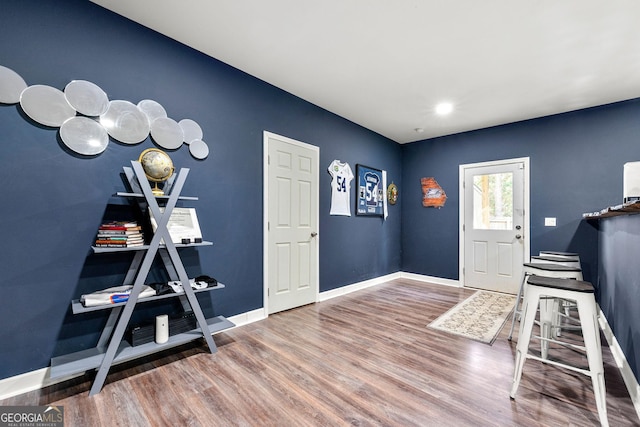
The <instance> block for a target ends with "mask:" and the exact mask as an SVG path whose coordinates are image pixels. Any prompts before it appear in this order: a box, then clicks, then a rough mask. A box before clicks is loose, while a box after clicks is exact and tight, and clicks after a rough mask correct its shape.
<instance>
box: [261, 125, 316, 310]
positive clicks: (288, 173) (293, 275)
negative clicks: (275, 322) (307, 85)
mask: <svg viewBox="0 0 640 427" xmlns="http://www.w3.org/2000/svg"><path fill="white" fill-rule="evenodd" d="M265 149H266V151H267V153H268V161H267V170H268V171H267V181H268V182H267V194H266V197H265V204H266V206H265V209H266V211H267V236H266V241H267V244H266V247H265V258H266V261H265V263H266V267H265V269H266V273H265V277H266V282H267V283H266V289H265V291H266V294H267V298H266V302H265V304H266V306H267V307H268V312H269V313H276V312H278V311H282V310H288V309H290V308H294V307H298V306H301V305H305V304H309V303H312V302H315V301H316V299H317V294H318V239H317V238H316V237H315V236H317V230H318V179H319V176H318V170H319V169H318V167H319V165H318V157H319V156H318V154H319V153H318V149H317V147H313V146H310V145H308V144H304V143H301V142H298V141H294V140H291V139H289V138H285V137H280V136H278V135H274V134H270V133H268V132H265Z"/></svg>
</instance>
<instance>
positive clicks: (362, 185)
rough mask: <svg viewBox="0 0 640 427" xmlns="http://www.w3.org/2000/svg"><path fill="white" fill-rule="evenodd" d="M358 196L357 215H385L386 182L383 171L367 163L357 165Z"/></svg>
mask: <svg viewBox="0 0 640 427" xmlns="http://www.w3.org/2000/svg"><path fill="white" fill-rule="evenodd" d="M356 176H357V177H358V197H357V198H356V215H368V216H383V215H384V184H383V182H382V171H381V170H380V169H375V168H372V167H369V166H365V165H359V164H358V165H356Z"/></svg>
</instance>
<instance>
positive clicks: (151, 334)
mask: <svg viewBox="0 0 640 427" xmlns="http://www.w3.org/2000/svg"><path fill="white" fill-rule="evenodd" d="M195 328H196V316H195V314H193V312H192V311H186V312H184V313H182V314H179V315H173V316H171V317H170V318H169V336H173V335H177V334H182V333H184V332H189V331H190V330H192V329H195ZM155 332H156V331H155V326H154V324H152V323H150V324H144V325H138V326H133V327H131V328H130V329H129V343H131V345H132V346H133V347H136V346H139V345H142V344H147V343H150V342H153V341H154V340H155Z"/></svg>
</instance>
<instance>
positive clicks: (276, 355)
mask: <svg viewBox="0 0 640 427" xmlns="http://www.w3.org/2000/svg"><path fill="white" fill-rule="evenodd" d="M473 292H474V291H473V290H470V289H460V288H453V287H445V286H440V285H431V284H425V283H422V282H416V281H411V280H394V281H390V282H388V283H385V284H382V285H378V286H375V287H372V288H369V289H365V290H362V291H359V292H354V293H352V294H349V295H346V296H343V297H339V298H335V299H332V300H329V301H325V302H322V303H318V304H311V305H308V306H305V307H300V308H297V309H294V310H289V311H286V312H282V313H278V314H275V315H272V316H269V318H268V319H265V320H263V321H260V322H256V323H253V324H250V325H246V326H242V327H238V328H235V329H233V330H230V331H227V332H223V333H220V334H217V335H215V336H214V339H215V341H216V344H217V345H218V353H216V354H215V355H211V354H209V353H208V352H207V347H206V344H205V343H204V340H200V341H197V342H195V343H192V344H189V345H186V346H182V347H179V348H176V349H173V350H170V351H166V352H163V353H159V354H157V355H155V356H153V357H150V358H146V359H141V360H138V361H134V362H130V363H127V364H123V365H119V366H116V367H114V368H112V370H111V372H110V373H109V376H108V377H107V383H106V384H105V386H104V388H103V390H102V392H101V393H99V394H98V395H96V396H93V397H89V396H88V392H89V389H90V388H91V380H92V375H91V374H87V375H85V376H83V377H80V378H76V379H73V380H70V381H67V382H65V383H60V384H56V385H54V386H51V387H48V388H45V389H42V390H37V391H34V392H30V393H25V394H23V395H20V396H16V397H13V398H10V399H5V400H3V401H0V405H48V404H52V405H63V406H64V408H65V426H154V427H155V426H284V427H287V426H348V425H353V426H456V427H457V426H568V425H571V426H593V425H598V414H597V411H596V407H595V400H594V397H593V391H592V388H591V380H590V379H589V378H588V377H586V376H583V375H580V374H577V373H572V372H569V371H566V370H562V369H559V368H555V367H552V366H548V365H543V364H541V363H538V362H535V361H527V363H526V365H525V367H524V373H523V377H522V381H521V384H520V388H519V390H518V395H517V396H516V399H515V400H511V399H510V398H509V390H510V387H511V376H512V372H513V360H514V351H515V344H516V339H517V335H516V337H514V340H513V341H512V342H510V341H508V340H507V339H506V337H507V334H508V326H509V325H508V324H507V325H505V327H504V328H503V330H502V331H501V333H500V335H499V337H498V339H497V340H496V341H495V342H494V343H493V345H491V346H490V345H486V344H482V343H479V342H475V341H472V340H468V339H465V338H461V337H457V336H453V335H449V334H446V333H444V332H440V331H436V330H432V329H429V328H427V327H426V325H427V324H429V323H430V322H431V321H433V320H435V319H436V318H437V317H438V316H440V315H441V314H443V313H444V312H445V311H447V310H448V309H450V308H451V307H453V306H454V305H455V304H456V303H458V302H460V301H462V300H463V299H465V298H466V297H467V296H469V295H471V293H473ZM564 335H565V336H566V337H567V338H570V339H574V340H578V341H579V340H580V337H579V336H572V335H571V333H565V334H564ZM532 348H533V347H532ZM550 355H552V356H553V357H562V358H564V359H565V360H566V359H567V358H568V359H571V360H572V361H573V362H575V363H583V361H582V359H581V358H582V356H581V355H580V354H579V353H576V352H575V351H573V350H566V349H564V348H562V347H558V348H556V347H555V346H554V347H553V348H552V350H551V352H550ZM603 355H604V361H605V381H606V387H607V410H608V417H609V423H610V424H611V426H640V420H638V417H637V414H636V411H635V409H634V406H633V403H632V401H631V399H630V397H629V394H628V392H627V390H626V388H625V385H624V382H623V380H622V378H621V376H620V373H619V371H618V369H617V367H616V365H615V362H614V360H613V358H612V356H611V352H610V351H609V349H608V347H607V344H606V341H605V340H604V338H603ZM584 364H585V365H586V359H585V360H584Z"/></svg>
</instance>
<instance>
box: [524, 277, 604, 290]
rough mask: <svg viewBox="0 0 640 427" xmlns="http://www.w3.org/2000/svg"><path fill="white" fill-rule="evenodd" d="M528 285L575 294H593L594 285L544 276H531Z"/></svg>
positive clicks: (581, 281)
mask: <svg viewBox="0 0 640 427" xmlns="http://www.w3.org/2000/svg"><path fill="white" fill-rule="evenodd" d="M527 283H529V284H530V285H535V286H542V287H545V288H556V289H563V290H567V291H574V292H586V293H589V292H590V293H593V292H594V289H593V285H592V284H591V283H589V282H585V281H583V280H574V279H556V278H553V277H544V276H529V278H528V279H527Z"/></svg>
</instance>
